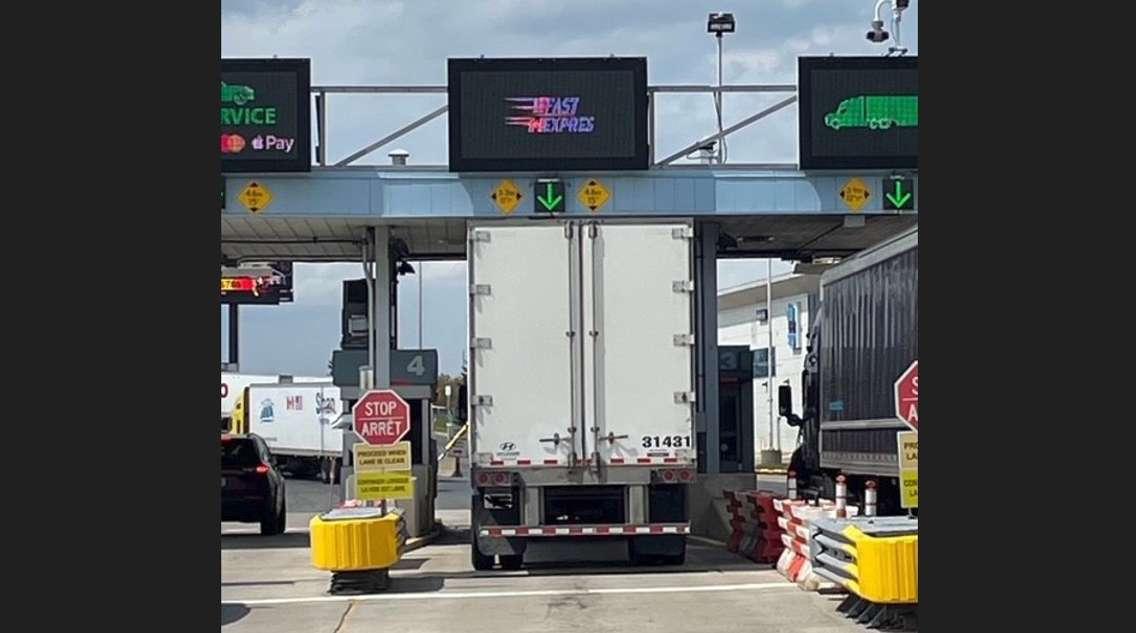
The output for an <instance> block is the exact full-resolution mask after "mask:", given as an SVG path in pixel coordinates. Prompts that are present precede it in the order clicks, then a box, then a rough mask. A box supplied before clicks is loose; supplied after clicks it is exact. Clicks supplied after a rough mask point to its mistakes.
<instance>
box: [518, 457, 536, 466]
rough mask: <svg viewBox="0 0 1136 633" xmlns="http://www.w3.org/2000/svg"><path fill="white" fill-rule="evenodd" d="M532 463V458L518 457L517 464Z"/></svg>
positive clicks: (525, 464) (526, 464)
mask: <svg viewBox="0 0 1136 633" xmlns="http://www.w3.org/2000/svg"><path fill="white" fill-rule="evenodd" d="M531 463H532V460H531V459H518V460H517V465H518V466H528V465H529V464H531Z"/></svg>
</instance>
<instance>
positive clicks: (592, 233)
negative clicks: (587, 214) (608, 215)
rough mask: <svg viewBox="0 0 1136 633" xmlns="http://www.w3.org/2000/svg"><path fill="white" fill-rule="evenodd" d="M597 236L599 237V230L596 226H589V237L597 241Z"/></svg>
mask: <svg viewBox="0 0 1136 633" xmlns="http://www.w3.org/2000/svg"><path fill="white" fill-rule="evenodd" d="M596 235H599V228H598V227H597V226H596V225H595V224H589V225H588V237H590V238H591V239H593V240H594V239H596Z"/></svg>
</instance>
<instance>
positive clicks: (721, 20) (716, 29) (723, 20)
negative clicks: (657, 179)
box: [706, 13, 737, 164]
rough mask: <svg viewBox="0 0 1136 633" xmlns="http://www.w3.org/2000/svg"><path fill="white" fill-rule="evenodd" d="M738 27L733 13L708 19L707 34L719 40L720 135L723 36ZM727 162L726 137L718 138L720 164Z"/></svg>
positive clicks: (716, 101) (717, 104)
mask: <svg viewBox="0 0 1136 633" xmlns="http://www.w3.org/2000/svg"><path fill="white" fill-rule="evenodd" d="M736 27H737V23H736V22H735V21H734V14H733V13H711V14H710V17H708V18H707V19H706V32H707V33H713V34H714V39H716V40H718V90H717V91H716V92H715V93H714V111H715V112H717V114H718V134H721V133H722V36H723V35H724V34H726V33H733V32H734V30H735V29H736ZM725 161H726V137H724V136H719V137H718V164H722V163H724V162H725Z"/></svg>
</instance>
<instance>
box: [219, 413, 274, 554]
mask: <svg viewBox="0 0 1136 633" xmlns="http://www.w3.org/2000/svg"><path fill="white" fill-rule="evenodd" d="M286 516H287V510H286V508H285V505H284V476H283V475H281V474H280V471H278V470H276V467H275V466H273V464H272V454H271V453H270V452H269V451H268V445H267V444H265V443H264V440H263V439H262V438H261V437H259V436H257V435H222V436H221V520H222V521H243V522H246V523H260V533H261V534H283V533H284V520H285V517H286Z"/></svg>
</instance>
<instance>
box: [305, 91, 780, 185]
mask: <svg viewBox="0 0 1136 633" xmlns="http://www.w3.org/2000/svg"><path fill="white" fill-rule="evenodd" d="M311 90H312V93H313V94H315V95H316V100H317V112H318V115H319V116H318V122H317V126H316V127H317V131H316V133H317V139H318V140H317V144H318V147H319V148H320V149H319V152H318V153H317V155H316V156H317V163H318V164H319V165H320V166H321V167H322V166H326V165H327V155H328V154H327V128H328V123H327V108H328V95H330V94H384V95H393V94H446V93H447V90H448V88H447V87H446V86H437V85H422V86H312V89H311ZM647 92H648V102H647V103H648V117H647V121H648V123H647V136H648V143H649V144H650V151H651V169H657V168H662V167H666V166H667V165H669V164H671V163H673V162H674V161H676V160H678V159H680V158H682V157H684V156H686V155H687V154H689V153H690V152H692V151H694V150H696V149H698V148H699V147H701V146H703V145H705V144H707V143H710V142H712V141H717V140H720V139H723V138H725V137H726V136H728V135H729V134H732V133H734V132H737V131H738V130H740V129H742V128H745V127H747V126H749V125H751V124H753V123H754V122H756V121H759V120H761V119H763V118H765V117H766V116H769V115H770V114H773V113H774V112H777V111H778V110H781V109H783V108H785V107H787V106H788V105H790V104H792V103H794V102H796V100H797V96H796V94H793V96H791V97H788V98H787V99H784V100H782V101H780V102H778V103H777V104H775V105H773V106H771V107H769V108H766V109H765V110H762V111H761V112H757V113H755V114H753V115H751V116H749V117H747V118H745V119H742V120H741V121H739V122H738V123H736V124H734V125H732V126H730V127H729V128H726V129H725V130H723V131H722V132H721V133H717V134H713V135H711V136H708V137H706V138H703V139H701V140H698V141H696V142H694V143H691V144H690V145H688V146H686V147H685V148H683V149H682V150H680V151H679V152H676V153H674V154H672V155H671V156H668V157H667V158H664V159H663V160H661V161H657V162H656V161H655V160H654V157H655V150H656V146H657V144H656V142H655V141H656V138H655V137H656V128H657V127H658V126H657V122H656V121H655V117H656V110H657V108H656V104H655V101H656V100H657V98H658V97H657V95H659V94H662V93H670V94H710V95H713V96H714V97H715V98H720V97H721V95H722V94H723V93H727V92H728V93H735V94H771V93H796V92H797V87H796V86H795V85H793V84H736V85H727V86H710V85H703V84H675V85H667V86H648V87H647ZM448 110H449V105H448V104H447V105H443V106H441V107H439V108H438V109H436V110H434V111H432V112H430V113H428V114H426V115H424V116H422V117H420V118H418V119H416V120H415V121H413V122H411V123H409V124H407V125H405V126H403V127H401V128H399V129H398V130H395V131H394V132H392V133H390V134H388V135H387V136H385V137H383V138H381V139H379V140H377V141H375V142H374V143H371V144H369V145H367V146H366V147H364V148H362V149H360V150H358V151H356V152H354V153H353V154H351V155H349V156H348V157H347V158H344V159H343V160H341V161H339V162H337V163H335V165H334V166H335V167H347V166H351V163H353V162H355V161H357V160H359V159H360V158H362V157H364V156H366V155H367V154H370V153H371V152H373V151H375V150H377V149H378V148H380V147H382V146H384V145H386V144H387V143H390V142H391V141H394V140H397V139H399V138H401V137H403V136H405V135H407V134H409V133H410V132H412V131H414V130H415V129H417V128H419V127H421V126H423V125H425V124H426V123H429V122H430V121H432V120H434V119H436V118H438V117H440V116H442V115H443V114H445V113H446V112H447V111H448ZM723 166H725V165H719V167H723ZM730 166H731V167H733V166H737V167H747V168H751V169H753V168H756V169H766V168H773V169H782V168H785V165H782V164H770V163H748V164H747V163H733V164H732V165H730ZM418 167H419V168H421V167H430V166H418Z"/></svg>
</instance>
